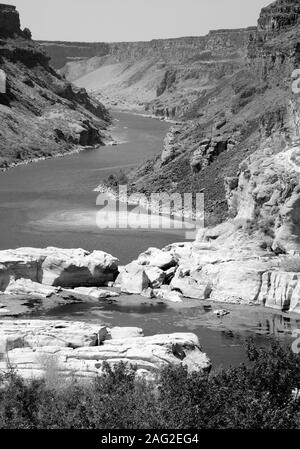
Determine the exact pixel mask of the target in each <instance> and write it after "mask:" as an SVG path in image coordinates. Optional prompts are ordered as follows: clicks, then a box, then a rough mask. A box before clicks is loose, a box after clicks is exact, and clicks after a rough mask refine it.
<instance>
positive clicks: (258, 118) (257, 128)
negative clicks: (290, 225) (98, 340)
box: [129, 1, 300, 224]
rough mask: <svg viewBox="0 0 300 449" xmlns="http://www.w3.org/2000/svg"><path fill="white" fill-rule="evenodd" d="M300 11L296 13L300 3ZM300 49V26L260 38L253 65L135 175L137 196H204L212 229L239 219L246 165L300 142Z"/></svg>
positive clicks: (211, 90) (196, 105) (202, 104)
mask: <svg viewBox="0 0 300 449" xmlns="http://www.w3.org/2000/svg"><path fill="white" fill-rule="evenodd" d="M281 3H282V2H278V4H279V5H281ZM294 5H295V8H296V9H295V11H297V8H298V2H296V1H295V2H294ZM273 8H274V5H273V4H272V5H271V7H270V9H271V11H273ZM265 15H266V10H263V16H264V17H265ZM265 20H266V19H265ZM299 45H300V30H299V26H297V25H291V26H289V25H288V26H286V27H285V28H280V29H279V30H275V31H271V32H269V31H266V30H261V31H257V33H255V34H253V35H252V36H251V37H250V39H249V42H248V48H247V60H246V63H245V64H244V65H243V66H241V67H240V70H237V71H236V72H235V73H232V74H228V75H225V76H222V77H220V79H219V81H218V83H216V84H215V85H214V86H211V87H207V88H206V89H204V90H203V92H202V93H201V94H198V95H197V98H196V99H195V101H191V102H190V104H189V109H188V111H187V112H186V113H185V114H184V119H185V120H184V122H183V123H182V124H177V125H175V126H173V127H172V128H171V130H170V132H169V134H168V135H167V136H166V139H165V143H164V149H163V152H162V154H161V155H158V156H157V158H156V159H154V160H151V161H148V162H147V163H146V164H145V165H144V166H143V167H141V168H140V169H139V170H137V171H136V172H134V173H131V174H130V176H129V179H130V181H131V183H132V189H133V190H138V191H142V192H144V193H146V194H149V193H151V192H152V191H167V192H170V191H179V192H182V193H184V192H201V191H203V192H204V194H205V208H206V212H207V215H206V219H207V222H206V224H210V223H215V222H220V221H222V220H224V219H226V218H228V217H232V216H234V213H235V211H234V210H233V209H232V207H231V205H230V207H229V208H228V201H227V200H228V191H229V192H230V191H232V190H234V189H236V188H237V186H238V181H239V179H238V178H239V174H240V172H241V164H242V162H243V161H244V160H246V159H247V158H248V157H250V156H251V155H252V154H256V155H257V151H258V153H259V154H262V151H263V148H267V147H271V149H272V151H274V152H279V151H282V150H283V149H284V148H285V146H286V145H287V144H288V143H289V142H290V141H291V140H293V139H294V140H295V139H296V140H297V135H298V126H299V125H298V122H299V109H298V107H299V106H298V101H297V96H296V95H295V94H294V93H293V92H292V73H293V71H294V70H295V69H298V68H299V66H300V60H299V58H300V53H299V48H300V47H299ZM254 157H256V156H254ZM247 163H248V162H246V164H247ZM288 171H289V170H288ZM258 208H259V207H258Z"/></svg>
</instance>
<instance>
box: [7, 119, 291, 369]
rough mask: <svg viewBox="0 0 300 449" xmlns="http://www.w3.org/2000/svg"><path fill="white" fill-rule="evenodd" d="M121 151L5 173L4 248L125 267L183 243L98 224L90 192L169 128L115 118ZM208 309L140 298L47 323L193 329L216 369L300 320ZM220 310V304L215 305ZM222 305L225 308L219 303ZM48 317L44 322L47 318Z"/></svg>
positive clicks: (69, 312)
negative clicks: (100, 253) (102, 255)
mask: <svg viewBox="0 0 300 449" xmlns="http://www.w3.org/2000/svg"><path fill="white" fill-rule="evenodd" d="M115 117H116V119H117V120H118V121H117V122H116V123H115V125H116V126H115V129H114V132H113V133H114V135H115V137H116V138H118V140H120V141H122V142H123V143H121V144H120V145H118V146H112V147H111V146H109V147H101V148H99V149H93V150H87V151H84V152H81V153H79V154H76V155H70V156H66V157H64V158H58V159H52V160H47V161H42V162H39V163H37V164H29V165H24V166H19V167H16V168H14V169H12V170H9V171H7V172H6V173H0V249H6V248H16V247H20V246H34V247H45V246H58V247H65V248H74V247H82V248H86V249H88V250H93V249H101V250H104V251H107V252H109V253H111V254H113V255H114V256H117V257H118V258H119V259H120V262H121V263H123V264H124V263H127V262H128V261H130V260H133V259H134V258H136V256H137V255H138V254H139V253H140V252H142V251H143V250H145V249H146V248H148V247H150V246H156V247H163V246H165V245H167V244H168V243H172V242H176V241H181V240H183V235H182V234H180V233H178V232H177V233H176V232H166V231H136V230H135V231H129V230H125V231H124V230H122V231H112V230H100V229H99V228H98V227H97V226H96V212H97V210H98V209H97V206H96V198H97V193H96V192H94V191H93V190H94V189H95V188H96V187H97V186H98V185H99V184H100V183H101V180H103V179H105V178H106V177H107V176H108V175H109V174H111V173H117V172H119V170H120V169H124V170H127V169H130V168H131V167H134V166H136V165H139V164H141V163H142V162H143V161H145V160H147V159H149V158H151V157H152V156H153V155H155V154H157V153H159V152H160V151H161V148H162V141H163V138H164V136H165V134H166V132H167V129H168V127H169V125H168V124H167V123H165V122H161V121H159V120H153V119H149V118H143V117H139V116H135V115H131V114H124V113H119V114H115ZM210 307H211V306H210V305H209V304H207V305H206V304H204V303H201V305H199V303H197V304H195V302H194V303H193V302H190V303H188V304H186V303H185V305H184V306H172V307H171V306H166V305H149V304H148V305H147V304H143V302H142V301H141V298H136V297H134V296H132V297H122V298H121V302H119V303H111V304H110V303H105V302H104V303H100V304H99V305H98V304H96V305H95V304H81V305H80V304H77V305H72V306H65V307H60V308H59V309H56V310H52V311H51V312H48V314H47V315H46V316H47V318H65V319H79V320H89V321H95V322H103V323H105V324H107V325H113V326H115V325H118V326H138V327H142V328H143V329H144V331H145V334H146V335H150V334H153V333H166V332H186V331H187V332H195V333H196V334H197V335H198V336H199V337H200V341H201V344H202V345H203V348H204V350H205V351H206V352H207V353H208V355H209V356H210V357H211V359H212V361H213V362H214V365H215V367H218V366H228V365H231V364H233V365H236V364H238V363H240V362H242V361H246V352H245V348H244V344H245V339H246V338H247V337H248V336H250V335H251V336H253V337H254V339H255V341H256V342H257V344H259V345H262V346H267V345H269V344H270V340H271V338H272V336H274V335H276V336H279V337H280V338H281V339H283V340H285V341H286V342H287V343H288V344H290V343H291V333H292V331H293V329H295V328H300V324H299V320H298V319H297V317H296V318H291V317H288V316H284V315H283V314H280V313H273V312H272V311H267V310H264V309H260V308H258V309H257V308H253V307H252V308H247V307H239V306H227V305H226V308H227V309H228V308H229V309H230V312H231V313H230V315H228V316H227V317H224V318H223V319H219V318H217V317H216V316H215V315H214V314H213V313H212V310H211V308H210ZM213 307H216V305H213ZM220 307H224V305H221V306H220ZM46 316H45V317H46Z"/></svg>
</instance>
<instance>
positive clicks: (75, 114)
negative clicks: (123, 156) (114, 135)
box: [0, 5, 110, 168]
mask: <svg viewBox="0 0 300 449" xmlns="http://www.w3.org/2000/svg"><path fill="white" fill-rule="evenodd" d="M29 37H30V32H28V31H27V32H26V31H21V29H20V21H19V15H18V13H17V11H16V10H15V8H14V7H9V6H6V5H0V69H1V70H3V71H4V72H5V74H6V93H1V94H0V167H1V168H6V167H8V166H9V165H11V164H13V163H18V162H21V161H24V160H28V159H32V158H36V157H48V156H53V155H55V154H59V153H64V152H67V151H69V150H71V149H72V148H74V147H75V146H78V145H81V146H86V145H95V144H99V145H100V144H102V143H103V140H104V138H105V130H106V128H107V126H108V124H109V121H110V117H109V114H108V112H107V110H106V109H105V108H104V106H103V105H102V104H101V103H99V102H98V101H96V100H93V99H91V98H90V97H89V96H88V94H87V93H86V91H85V90H84V89H78V88H73V87H72V85H71V84H70V83H66V82H65V80H63V79H62V78H61V76H60V75H58V74H57V73H56V72H55V71H54V70H53V69H52V68H51V67H50V66H49V58H48V56H46V54H45V53H44V51H43V49H42V48H41V47H40V46H39V45H37V44H36V43H34V42H32V41H31V40H30V39H29Z"/></svg>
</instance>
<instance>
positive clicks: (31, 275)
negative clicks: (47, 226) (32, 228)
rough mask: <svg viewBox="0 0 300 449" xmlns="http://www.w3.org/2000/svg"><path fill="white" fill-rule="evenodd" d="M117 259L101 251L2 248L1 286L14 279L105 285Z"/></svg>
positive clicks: (63, 284)
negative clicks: (3, 249) (4, 249)
mask: <svg viewBox="0 0 300 449" xmlns="http://www.w3.org/2000/svg"><path fill="white" fill-rule="evenodd" d="M117 263H118V259H116V258H114V257H113V256H111V255H109V254H107V253H104V252H102V251H93V252H92V253H90V252H88V251H85V250H83V249H61V248H52V247H49V248H45V249H37V248H18V249H16V250H6V251H0V289H1V290H2V291H4V290H5V289H6V287H7V286H8V284H9V283H10V280H11V278H15V279H19V278H24V279H29V280H31V281H33V282H39V283H41V284H44V285H49V286H54V287H66V288H72V287H81V286H85V287H86V286H99V287H100V286H103V285H105V283H106V282H108V281H113V280H114V279H115V276H116V274H117V271H118V267H117Z"/></svg>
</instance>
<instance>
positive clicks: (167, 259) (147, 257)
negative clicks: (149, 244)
mask: <svg viewBox="0 0 300 449" xmlns="http://www.w3.org/2000/svg"><path fill="white" fill-rule="evenodd" d="M137 262H138V263H139V264H140V265H149V266H150V267H157V268H160V269H161V270H168V269H169V268H170V267H173V266H176V265H177V260H176V259H175V258H174V257H173V256H172V254H171V253H170V252H167V251H163V250H161V249H158V248H149V249H148V250H147V251H145V252H144V253H142V254H140V255H139V257H138V260H137Z"/></svg>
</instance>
